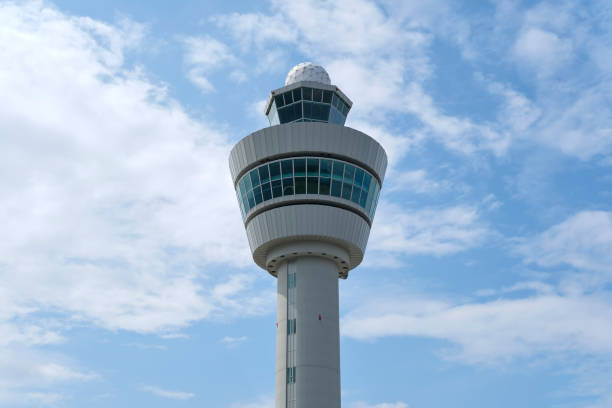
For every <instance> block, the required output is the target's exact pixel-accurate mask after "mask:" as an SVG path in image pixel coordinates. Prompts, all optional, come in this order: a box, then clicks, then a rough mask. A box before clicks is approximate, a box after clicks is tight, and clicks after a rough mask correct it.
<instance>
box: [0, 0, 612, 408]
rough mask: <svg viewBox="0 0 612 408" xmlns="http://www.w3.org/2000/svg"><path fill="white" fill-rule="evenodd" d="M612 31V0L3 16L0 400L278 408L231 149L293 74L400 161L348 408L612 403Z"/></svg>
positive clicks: (355, 347)
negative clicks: (344, 99)
mask: <svg viewBox="0 0 612 408" xmlns="http://www.w3.org/2000/svg"><path fill="white" fill-rule="evenodd" d="M611 30H612V6H611V4H610V2H609V1H604V0H602V1H597V0H594V1H584V2H580V1H563V0H561V1H554V2H552V1H551V2H546V1H543V2H521V1H512V0H501V1H495V2H485V1H483V2H462V3H458V2H451V1H448V2H445V1H442V0H433V1H428V2H416V1H414V2H413V1H398V2H392V1H381V2H372V1H367V0H351V1H345V0H338V1H334V2H329V1H307V2H305V1H293V0H288V1H278V0H272V1H269V2H237V1H236V2H233V1H232V2H206V3H205V2H188V1H183V2H162V1H148V2H136V1H133V2H119V1H105V2H101V1H95V2H94V1H88V2H82V1H69V0H65V1H62V0H59V1H56V2H47V1H34V2H27V1H23V2H6V1H2V2H0V95H1V99H2V102H1V103H0V147H1V148H0V197H2V198H1V199H0V226H1V227H2V232H3V233H2V240H0V406H6V407H29V406H31V407H39V406H50V407H85V406H86V407H134V406H149V407H196V406H197V407H219V408H223V407H227V408H270V407H272V406H273V394H274V349H275V344H274V342H275V336H274V333H275V327H274V322H275V281H274V279H273V278H271V277H270V276H269V275H268V274H267V273H266V272H264V271H261V270H258V269H257V268H256V267H255V266H254V264H253V263H252V261H251V259H250V253H249V249H248V244H247V241H246V237H245V234H244V229H243V226H242V225H241V217H240V212H239V209H238V206H237V203H236V202H235V195H234V192H233V189H232V183H231V181H230V176H229V171H228V165H227V156H228V153H229V150H230V149H231V147H232V145H233V144H234V143H236V142H237V141H238V140H239V139H241V138H242V137H244V136H246V135H247V134H249V133H250V132H252V131H255V130H257V129H259V128H261V127H264V126H266V125H267V120H266V118H265V116H264V114H263V112H262V111H263V106H264V101H265V99H266V98H267V96H268V95H269V92H270V90H272V89H275V88H278V87H280V86H282V84H283V83H284V79H285V75H286V74H287V72H288V71H289V70H290V69H291V67H293V66H294V65H296V64H297V63H299V62H302V61H313V62H315V63H317V64H321V65H323V66H324V67H325V68H326V69H327V71H328V72H329V74H330V76H331V79H332V83H334V84H335V85H337V86H339V87H340V88H341V89H342V90H343V91H344V92H345V93H346V94H347V95H348V96H349V97H350V98H351V99H352V101H353V102H354V106H353V109H352V111H351V113H350V114H349V117H348V120H347V126H350V127H354V128H356V129H359V130H362V131H364V132H366V133H368V134H370V135H371V136H373V137H374V138H376V139H377V140H378V141H379V142H381V143H382V144H383V146H384V147H385V149H386V150H387V152H388V155H389V159H390V166H389V168H388V171H387V176H386V179H385V183H384V185H383V191H382V196H381V201H380V203H379V206H378V211H377V215H376V219H375V223H374V227H373V230H372V233H371V236H370V242H369V244H368V251H367V254H366V257H365V259H364V262H363V264H362V265H361V266H360V267H358V268H357V269H355V270H354V271H352V272H351V276H350V277H349V279H348V280H347V281H341V282H340V298H341V300H340V302H341V333H342V338H341V359H342V401H343V406H344V407H347V408H417V407H465V406H470V407H492V406H494V407H518V406H520V407H564V408H565V407H589V408H594V407H610V406H612V391H611V390H612V297H611V294H612V205H611V202H612V176H611V174H612V172H611V170H612V97H611V96H610V95H612V68H611V67H612V31H611Z"/></svg>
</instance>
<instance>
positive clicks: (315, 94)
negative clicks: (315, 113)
mask: <svg viewBox="0 0 612 408" xmlns="http://www.w3.org/2000/svg"><path fill="white" fill-rule="evenodd" d="M322 98H323V91H322V90H321V89H317V88H314V89H313V90H312V100H313V101H315V102H321V99H322Z"/></svg>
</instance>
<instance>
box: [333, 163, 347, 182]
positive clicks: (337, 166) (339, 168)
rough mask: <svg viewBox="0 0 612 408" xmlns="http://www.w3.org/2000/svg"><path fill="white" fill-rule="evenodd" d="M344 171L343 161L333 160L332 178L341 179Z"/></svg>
mask: <svg viewBox="0 0 612 408" xmlns="http://www.w3.org/2000/svg"><path fill="white" fill-rule="evenodd" d="M343 173H344V163H342V162H339V161H334V171H333V173H332V178H333V179H334V180H340V181H342V174H343Z"/></svg>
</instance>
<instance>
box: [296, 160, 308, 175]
mask: <svg viewBox="0 0 612 408" xmlns="http://www.w3.org/2000/svg"><path fill="white" fill-rule="evenodd" d="M293 166H294V168H295V177H298V176H305V175H306V159H295V160H294V161H293Z"/></svg>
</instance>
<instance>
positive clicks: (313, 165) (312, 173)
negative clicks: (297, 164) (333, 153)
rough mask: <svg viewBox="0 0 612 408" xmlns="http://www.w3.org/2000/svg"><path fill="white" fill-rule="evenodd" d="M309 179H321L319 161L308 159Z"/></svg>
mask: <svg viewBox="0 0 612 408" xmlns="http://www.w3.org/2000/svg"><path fill="white" fill-rule="evenodd" d="M306 163H307V166H308V177H319V159H307V161H306Z"/></svg>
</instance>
